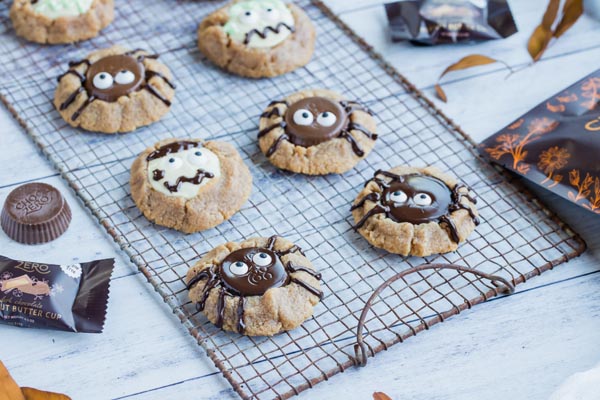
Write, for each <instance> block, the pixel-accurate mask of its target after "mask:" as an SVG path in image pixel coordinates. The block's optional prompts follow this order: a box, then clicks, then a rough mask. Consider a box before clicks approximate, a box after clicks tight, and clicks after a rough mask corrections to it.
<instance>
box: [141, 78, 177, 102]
mask: <svg viewBox="0 0 600 400" xmlns="http://www.w3.org/2000/svg"><path fill="white" fill-rule="evenodd" d="M144 87H145V88H146V90H148V91H149V92H150V93H151V94H152V95H154V96H155V97H157V98H158V99H159V100H161V101H162V102H163V103H165V105H167V106H171V101H170V100H169V99H167V98H166V97H164V96H163V95H162V94H160V93H159V92H158V90H156V88H155V87H154V86H152V85H151V84H150V83H148V82H146V84H145V85H144Z"/></svg>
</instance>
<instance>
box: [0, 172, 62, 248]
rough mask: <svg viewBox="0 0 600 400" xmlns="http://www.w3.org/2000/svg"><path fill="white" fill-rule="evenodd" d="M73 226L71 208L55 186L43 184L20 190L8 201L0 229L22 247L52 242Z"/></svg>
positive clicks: (10, 196) (33, 184) (35, 184)
mask: <svg viewBox="0 0 600 400" xmlns="http://www.w3.org/2000/svg"><path fill="white" fill-rule="evenodd" d="M70 223H71V208H70V207H69V205H68V204H67V202H66V201H65V199H64V198H63V196H62V194H61V193H60V192H59V191H58V189H56V188H55V187H53V186H50V185H48V184H45V183H41V182H34V183H28V184H26V185H23V186H19V187H18V188H16V189H15V190H13V191H12V192H10V194H9V195H8V197H7V198H6V201H5V203H4V207H3V208H2V215H1V216H0V225H1V226H2V229H3V230H4V232H6V234H7V235H8V236H9V237H10V238H11V239H13V240H15V241H17V242H19V243H23V244H41V243H47V242H51V241H53V240H54V239H56V238H58V237H59V236H60V235H62V234H63V233H64V232H65V231H66V230H67V228H68V227H69V224H70Z"/></svg>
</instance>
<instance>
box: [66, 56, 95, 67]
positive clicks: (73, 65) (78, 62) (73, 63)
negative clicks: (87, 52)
mask: <svg viewBox="0 0 600 400" xmlns="http://www.w3.org/2000/svg"><path fill="white" fill-rule="evenodd" d="M81 64H85V65H86V66H88V67H89V66H90V65H92V63H91V62H90V60H88V59H87V58H84V59H83V60H77V61H69V68H73V67H78V66H80V65H81Z"/></svg>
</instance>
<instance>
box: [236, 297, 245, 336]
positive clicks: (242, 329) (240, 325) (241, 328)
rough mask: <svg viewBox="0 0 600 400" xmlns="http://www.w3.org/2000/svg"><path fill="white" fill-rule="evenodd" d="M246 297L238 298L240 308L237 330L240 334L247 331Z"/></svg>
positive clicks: (238, 310) (238, 309)
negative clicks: (245, 318)
mask: <svg viewBox="0 0 600 400" xmlns="http://www.w3.org/2000/svg"><path fill="white" fill-rule="evenodd" d="M244 302H245V299H244V297H240V298H239V300H238V308H237V320H238V321H237V331H238V333H239V334H242V335H243V334H244V333H245V332H246V322H245V321H244V315H245V314H244V312H245V311H244Z"/></svg>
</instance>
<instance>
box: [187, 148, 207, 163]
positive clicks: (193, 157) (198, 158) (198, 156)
mask: <svg viewBox="0 0 600 400" xmlns="http://www.w3.org/2000/svg"><path fill="white" fill-rule="evenodd" d="M187 160H188V162H189V163H190V164H192V165H201V164H204V157H203V155H202V150H194V152H193V153H190V154H189V155H188V157H187Z"/></svg>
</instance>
